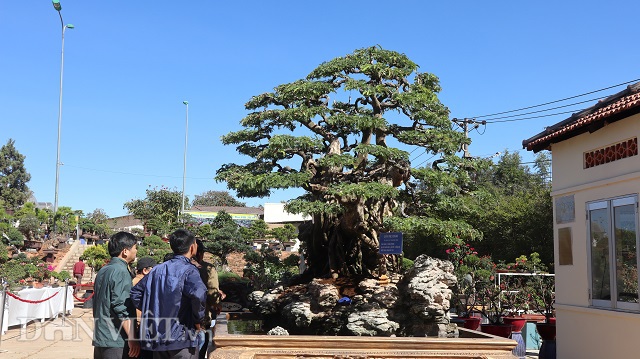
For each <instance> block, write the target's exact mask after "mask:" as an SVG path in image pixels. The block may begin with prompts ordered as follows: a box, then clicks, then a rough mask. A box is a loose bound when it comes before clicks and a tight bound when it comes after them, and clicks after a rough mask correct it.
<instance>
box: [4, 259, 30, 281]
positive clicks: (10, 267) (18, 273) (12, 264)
mask: <svg viewBox="0 0 640 359" xmlns="http://www.w3.org/2000/svg"><path fill="white" fill-rule="evenodd" d="M25 265H26V262H22V261H19V260H15V259H14V260H9V261H7V262H6V263H3V264H2V266H1V267H0V268H1V269H2V276H3V277H6V278H7V282H9V283H18V281H19V280H20V279H23V278H26V277H27V272H26V270H25Z"/></svg>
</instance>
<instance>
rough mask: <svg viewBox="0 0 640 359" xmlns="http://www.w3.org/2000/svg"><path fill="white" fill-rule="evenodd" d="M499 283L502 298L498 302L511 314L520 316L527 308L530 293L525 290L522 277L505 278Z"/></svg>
mask: <svg viewBox="0 0 640 359" xmlns="http://www.w3.org/2000/svg"><path fill="white" fill-rule="evenodd" d="M505 279H507V280H505V281H504V282H501V283H500V289H501V290H502V298H501V302H500V304H501V305H502V306H504V307H505V309H506V310H508V311H509V312H510V315H512V316H520V315H521V314H522V313H524V312H526V311H527V310H528V309H529V300H530V293H529V291H527V290H526V289H527V288H526V286H525V283H524V282H523V280H522V278H518V277H516V278H505Z"/></svg>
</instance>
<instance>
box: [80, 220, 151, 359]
mask: <svg viewBox="0 0 640 359" xmlns="http://www.w3.org/2000/svg"><path fill="white" fill-rule="evenodd" d="M108 249H109V254H110V255H111V260H110V261H109V263H108V264H107V265H105V266H104V267H102V268H101V269H100V270H99V271H98V275H97V277H96V280H95V286H94V292H95V295H94V298H93V318H94V321H95V327H94V331H93V343H92V344H93V346H94V348H93V358H94V359H128V358H136V357H137V356H138V354H139V353H140V343H139V342H138V341H136V339H135V336H134V335H135V327H134V325H135V319H136V312H135V308H134V307H133V304H132V303H131V299H130V298H129V295H130V291H131V272H129V267H128V265H129V263H131V262H133V261H134V260H135V259H136V253H137V252H138V248H137V240H136V237H135V236H134V235H133V234H131V233H127V232H118V233H116V234H114V235H113V236H111V238H110V240H109V243H108Z"/></svg>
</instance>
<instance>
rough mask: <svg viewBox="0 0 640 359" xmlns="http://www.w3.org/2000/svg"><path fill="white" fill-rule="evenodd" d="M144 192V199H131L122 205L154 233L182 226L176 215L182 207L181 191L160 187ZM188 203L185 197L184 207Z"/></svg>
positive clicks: (162, 233)
mask: <svg viewBox="0 0 640 359" xmlns="http://www.w3.org/2000/svg"><path fill="white" fill-rule="evenodd" d="M146 194H147V196H146V197H145V198H144V199H133V200H131V201H128V202H126V203H125V204H124V206H123V207H124V208H125V209H127V210H128V211H129V213H131V214H133V216H134V217H135V218H137V219H140V220H142V221H143V222H144V226H145V228H146V229H147V230H149V231H151V232H153V233H154V234H159V235H165V234H168V233H170V232H172V231H173V230H175V229H177V228H179V227H181V226H182V224H183V222H182V221H181V220H180V219H181V218H180V217H179V215H178V214H179V213H180V210H181V208H182V192H179V191H177V190H170V189H168V188H166V187H161V188H159V189H158V188H150V189H147V190H146ZM188 204H189V199H188V198H186V197H185V208H188ZM187 217H190V216H187Z"/></svg>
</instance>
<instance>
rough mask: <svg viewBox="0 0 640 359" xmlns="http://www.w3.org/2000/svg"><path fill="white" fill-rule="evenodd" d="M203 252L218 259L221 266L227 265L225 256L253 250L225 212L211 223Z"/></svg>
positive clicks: (220, 213)
mask: <svg viewBox="0 0 640 359" xmlns="http://www.w3.org/2000/svg"><path fill="white" fill-rule="evenodd" d="M203 242H204V247H205V250H206V251H207V252H209V253H211V254H213V255H215V256H217V257H219V258H220V261H221V262H222V265H223V266H226V265H227V264H228V262H227V255H229V254H230V253H233V252H240V253H247V252H249V251H251V250H253V247H252V246H251V245H249V244H248V243H249V241H248V240H247V239H246V238H245V237H244V236H243V235H242V232H241V231H240V226H239V225H238V224H237V223H236V222H235V221H234V220H233V218H231V215H229V214H228V213H226V212H225V211H220V212H218V215H217V216H216V218H214V220H213V221H212V223H211V232H210V233H208V234H207V235H206V238H205V240H204V241H203Z"/></svg>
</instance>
